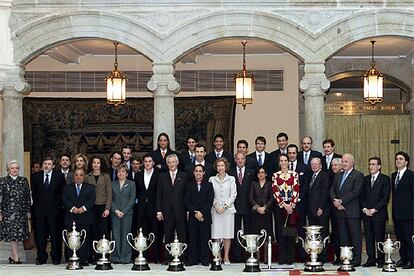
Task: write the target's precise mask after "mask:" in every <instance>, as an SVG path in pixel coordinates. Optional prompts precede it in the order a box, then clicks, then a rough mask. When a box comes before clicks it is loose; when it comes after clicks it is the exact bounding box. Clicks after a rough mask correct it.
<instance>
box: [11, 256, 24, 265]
mask: <svg viewBox="0 0 414 276" xmlns="http://www.w3.org/2000/svg"><path fill="white" fill-rule="evenodd" d="M21 263H22V262H21V261H20V259H17V261H15V260H13V259H12V258H11V257H9V264H21Z"/></svg>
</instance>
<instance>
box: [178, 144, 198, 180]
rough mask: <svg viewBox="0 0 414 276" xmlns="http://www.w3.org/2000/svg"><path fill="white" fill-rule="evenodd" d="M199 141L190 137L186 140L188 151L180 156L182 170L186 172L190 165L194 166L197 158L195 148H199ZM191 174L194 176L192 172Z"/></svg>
mask: <svg viewBox="0 0 414 276" xmlns="http://www.w3.org/2000/svg"><path fill="white" fill-rule="evenodd" d="M197 144H198V141H197V138H196V137H195V136H188V137H187V140H186V145H187V149H186V150H184V151H182V152H181V154H180V155H179V159H180V168H179V169H180V170H184V169H185V167H186V166H187V165H188V164H194V161H195V159H196V156H195V147H196V146H197ZM191 174H193V173H192V172H191Z"/></svg>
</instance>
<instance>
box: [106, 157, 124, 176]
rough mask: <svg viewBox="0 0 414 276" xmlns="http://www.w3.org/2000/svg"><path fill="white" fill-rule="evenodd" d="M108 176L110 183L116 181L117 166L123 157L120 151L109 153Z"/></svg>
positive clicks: (122, 160)
mask: <svg viewBox="0 0 414 276" xmlns="http://www.w3.org/2000/svg"><path fill="white" fill-rule="evenodd" d="M109 160H110V161H109V176H110V177H111V181H115V180H118V174H117V172H116V171H117V169H118V167H119V165H121V164H122V163H123V162H124V156H123V155H122V152H120V151H114V152H112V153H111V156H110V157H109Z"/></svg>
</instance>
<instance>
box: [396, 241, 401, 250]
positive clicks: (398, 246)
mask: <svg viewBox="0 0 414 276" xmlns="http://www.w3.org/2000/svg"><path fill="white" fill-rule="evenodd" d="M394 245H395V251H398V250H400V248H401V242H399V241H396V242H395V243H394Z"/></svg>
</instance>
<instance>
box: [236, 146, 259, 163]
mask: <svg viewBox="0 0 414 276" xmlns="http://www.w3.org/2000/svg"><path fill="white" fill-rule="evenodd" d="M237 152H240V153H243V154H244V155H246V167H248V168H251V167H254V165H253V163H254V162H255V161H254V158H251V157H249V156H248V153H249V143H248V142H247V141H246V140H244V139H241V140H238V141H237Z"/></svg>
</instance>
